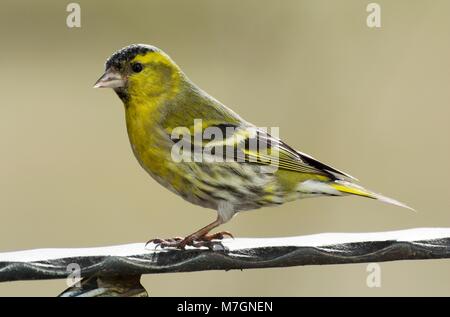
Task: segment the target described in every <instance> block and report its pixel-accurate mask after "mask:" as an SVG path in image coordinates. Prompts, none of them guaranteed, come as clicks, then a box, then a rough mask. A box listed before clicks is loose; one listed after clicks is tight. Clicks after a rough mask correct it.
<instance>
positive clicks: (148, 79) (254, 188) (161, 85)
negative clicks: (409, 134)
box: [94, 44, 412, 249]
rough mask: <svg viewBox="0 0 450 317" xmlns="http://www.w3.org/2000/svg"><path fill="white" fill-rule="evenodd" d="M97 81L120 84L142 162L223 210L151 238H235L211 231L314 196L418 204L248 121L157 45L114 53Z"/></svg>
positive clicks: (160, 242)
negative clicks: (200, 223) (246, 214)
mask: <svg viewBox="0 0 450 317" xmlns="http://www.w3.org/2000/svg"><path fill="white" fill-rule="evenodd" d="M94 88H112V89H113V90H114V91H115V93H116V94H117V95H118V97H119V98H120V99H121V101H122V102H123V104H124V108H125V119H126V127H127V132H128V137H129V141H130V143H131V148H132V151H133V153H134V155H135V157H136V158H137V161H138V162H139V164H140V165H141V166H142V168H143V169H144V170H145V171H146V172H147V173H148V174H149V175H150V176H151V177H152V178H154V179H155V180H156V181H157V182H158V183H159V184H161V185H162V186H164V187H165V188H167V189H169V190H170V191H172V192H173V193H175V194H177V195H179V196H181V197H182V198H183V199H185V200H186V201H188V202H190V203H193V204H195V205H198V206H201V207H205V208H210V209H213V210H215V211H216V212H217V218H216V220H215V221H213V222H212V223H210V224H208V225H206V226H204V227H202V228H201V229H199V230H197V231H195V232H194V233H192V234H189V235H187V236H186V237H184V238H183V237H176V238H167V239H160V238H154V239H152V240H150V241H149V242H148V243H154V244H155V245H156V246H160V247H162V248H166V247H169V248H177V249H184V248H186V247H187V246H194V247H195V246H205V245H206V246H208V245H211V243H212V242H213V241H219V242H220V241H221V240H222V239H224V238H227V237H233V235H232V234H231V233H230V232H228V231H221V232H217V233H214V234H211V233H210V232H211V231H212V230H213V229H215V228H216V227H218V226H220V225H222V224H224V223H226V222H228V221H230V220H231V219H232V218H233V216H235V215H236V214H237V213H239V212H241V211H247V210H254V209H258V208H262V207H267V206H278V205H282V204H284V203H286V202H290V201H294V200H297V199H301V198H306V197H319V196H348V195H356V196H361V197H366V198H372V199H376V200H379V201H382V202H385V203H389V204H393V205H397V206H400V207H405V208H409V209H412V208H411V207H409V206H407V205H405V204H403V203H401V202H399V201H397V200H394V199H392V198H388V197H386V196H383V195H381V194H378V193H375V192H373V191H370V190H368V189H365V188H364V187H362V186H361V185H359V184H358V180H357V179H356V178H354V177H353V176H351V175H349V174H347V173H345V172H343V171H341V170H338V169H336V168H334V167H331V166H329V165H327V164H325V163H322V162H320V161H318V160H317V159H315V158H313V157H312V156H310V155H307V154H305V153H302V152H300V151H297V150H295V149H294V148H292V147H291V146H289V145H288V144H286V143H285V142H284V141H282V140H281V139H280V138H278V137H277V136H275V135H272V134H273V133H272V134H270V133H269V132H268V131H267V129H263V128H261V127H257V126H255V125H254V124H252V123H250V122H248V121H246V120H244V119H243V118H242V117H241V116H239V115H238V114H237V113H236V112H234V111H233V110H231V109H230V108H228V107H227V106H225V105H224V104H222V103H221V102H219V101H218V100H217V99H215V98H214V97H212V96H211V95H209V94H208V93H206V92H205V91H204V90H202V89H201V88H199V87H198V86H197V85H196V84H194V83H193V82H192V81H191V80H190V79H189V78H188V77H187V75H186V74H185V73H184V72H183V71H182V70H181V68H180V67H179V66H178V65H177V64H176V63H175V62H174V61H173V60H172V59H171V58H170V57H169V55H167V54H166V53H165V52H163V51H162V50H161V49H159V48H157V47H155V46H152V45H146V44H132V45H129V46H126V47H124V48H122V49H119V50H118V51H116V52H114V53H113V54H112V55H111V56H110V57H109V58H108V59H107V60H106V63H105V71H104V73H103V75H102V76H101V77H100V78H99V79H98V80H97V82H96V83H95V85H94ZM208 131H209V133H206V132H208ZM181 132H183V133H181ZM213 136H214V138H213ZM255 144H256V145H255ZM224 152H226V155H224ZM180 153H181V154H180ZM230 153H231V154H230Z"/></svg>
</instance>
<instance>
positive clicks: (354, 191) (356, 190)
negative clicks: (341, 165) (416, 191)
mask: <svg viewBox="0 0 450 317" xmlns="http://www.w3.org/2000/svg"><path fill="white" fill-rule="evenodd" d="M328 184H329V186H330V187H331V188H333V189H334V190H337V191H338V192H339V193H341V194H350V195H357V196H362V197H368V198H372V199H376V200H379V201H382V202H384V203H387V204H391V205H396V206H399V207H403V208H407V209H410V210H412V211H415V210H414V209H413V208H411V207H409V206H407V205H405V204H403V203H401V202H399V201H397V200H395V199H392V198H389V197H386V196H383V195H381V194H377V193H374V192H372V191H370V190H367V189H365V188H363V187H362V186H359V185H357V184H354V183H351V182H347V181H342V180H337V181H334V182H332V183H328Z"/></svg>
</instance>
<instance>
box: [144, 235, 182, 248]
mask: <svg viewBox="0 0 450 317" xmlns="http://www.w3.org/2000/svg"><path fill="white" fill-rule="evenodd" d="M183 240H184V239H183V238H181V237H175V238H169V239H159V238H156V239H151V240H148V241H147V243H146V244H145V246H147V245H149V244H150V243H153V244H155V245H156V247H155V249H156V248H158V247H160V248H161V249H164V248H167V247H175V248H176V247H178V244H180V242H181V241H183Z"/></svg>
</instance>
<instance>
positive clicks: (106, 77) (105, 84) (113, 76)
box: [94, 69, 125, 88]
mask: <svg viewBox="0 0 450 317" xmlns="http://www.w3.org/2000/svg"><path fill="white" fill-rule="evenodd" d="M124 86H125V80H124V79H123V77H122V75H121V74H120V73H119V72H118V71H116V70H113V69H107V70H106V72H105V73H104V74H103V75H102V77H100V78H99V79H98V80H97V81H96V83H95V85H94V88H119V87H124Z"/></svg>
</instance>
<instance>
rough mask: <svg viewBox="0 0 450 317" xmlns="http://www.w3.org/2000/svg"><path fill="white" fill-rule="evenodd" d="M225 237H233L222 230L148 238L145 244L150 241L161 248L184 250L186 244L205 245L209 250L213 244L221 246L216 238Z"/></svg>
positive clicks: (197, 246)
mask: <svg viewBox="0 0 450 317" xmlns="http://www.w3.org/2000/svg"><path fill="white" fill-rule="evenodd" d="M225 237H230V238H233V239H234V237H233V235H232V234H231V233H230V232H228V231H222V232H217V233H214V234H210V235H204V236H201V237H195V236H192V235H191V236H187V237H186V238H184V239H183V238H180V237H176V238H171V239H152V240H149V241H148V242H147V243H146V244H145V246H147V245H148V244H150V243H153V244H155V245H156V248H158V247H160V248H162V249H164V248H175V249H182V250H184V249H185V248H186V246H193V247H196V248H200V247H207V248H209V249H211V250H213V249H214V246H216V245H220V246H222V247H223V245H222V243H220V241H217V240H223V239H224V238H225Z"/></svg>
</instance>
